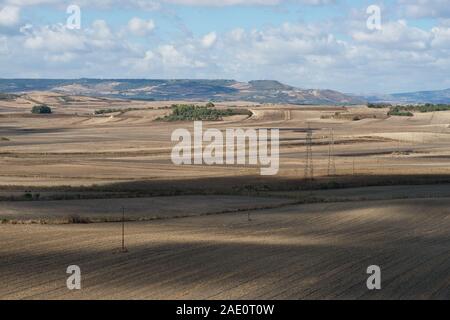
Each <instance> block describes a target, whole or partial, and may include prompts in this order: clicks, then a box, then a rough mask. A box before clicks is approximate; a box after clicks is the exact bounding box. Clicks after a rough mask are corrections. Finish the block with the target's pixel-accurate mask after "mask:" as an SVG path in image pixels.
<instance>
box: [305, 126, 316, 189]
mask: <svg viewBox="0 0 450 320" xmlns="http://www.w3.org/2000/svg"><path fill="white" fill-rule="evenodd" d="M312 143H313V142H312V130H311V128H310V127H309V124H308V129H307V130H306V159H305V160H306V161H305V179H306V180H312V179H314V163H313V154H312Z"/></svg>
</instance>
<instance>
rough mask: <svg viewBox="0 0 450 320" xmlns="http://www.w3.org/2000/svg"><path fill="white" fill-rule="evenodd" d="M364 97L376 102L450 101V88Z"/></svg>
mask: <svg viewBox="0 0 450 320" xmlns="http://www.w3.org/2000/svg"><path fill="white" fill-rule="evenodd" d="M362 98H363V99H366V100H367V101H369V102H374V103H376V102H390V103H450V89H445V90H436V91H417V92H407V93H393V94H386V95H372V96H364V97H362Z"/></svg>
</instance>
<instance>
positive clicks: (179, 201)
mask: <svg viewBox="0 0 450 320" xmlns="http://www.w3.org/2000/svg"><path fill="white" fill-rule="evenodd" d="M37 103H46V104H48V105H50V106H51V107H52V110H53V111H54V113H53V114H51V115H32V114H31V113H30V109H31V107H32V106H33V105H35V104H37ZM172 103H178V102H177V101H165V102H149V101H128V100H118V99H116V100H113V99H106V98H101V99H100V98H90V97H81V96H70V97H67V96H63V95H61V94H56V93H49V92H33V93H29V94H27V95H26V96H22V97H20V98H18V99H16V100H15V101H0V222H1V223H0V241H1V243H2V245H1V246H0V284H1V286H0V299H231V298H232V299H257V298H262V299H282V298H288V299H343V298H351V299H406V298H413V299H448V298H449V297H450V276H449V275H450V272H449V271H450V264H449V261H450V259H449V258H450V257H449V255H450V249H449V248H450V246H449V245H450V237H449V232H448V230H449V227H450V211H449V209H448V208H449V205H450V151H449V150H450V128H449V126H450V112H435V113H416V114H414V116H413V117H388V116H387V110H385V109H369V108H367V107H365V106H348V107H345V106H338V107H337V106H294V105H273V104H266V105H257V104H254V103H248V102H245V101H238V102H227V103H218V104H217V108H234V107H237V108H246V109H248V110H250V111H251V112H252V115H251V116H233V117H226V118H224V119H223V121H205V122H203V127H204V129H208V128H216V129H219V130H221V131H224V130H226V129H227V128H243V129H246V128H267V129H271V128H273V129H279V130H280V170H279V173H278V174H277V175H276V176H261V175H260V168H259V166H255V165H253V166H250V165H234V166H226V165H214V166H207V165H187V166H176V165H174V164H173V163H172V161H171V157H170V155H171V150H172V148H173V146H174V145H175V143H174V142H171V134H172V133H173V131H174V130H176V129H180V128H186V129H188V130H190V131H191V132H192V130H193V123H192V122H188V121H186V122H161V121H155V119H156V118H157V117H160V116H164V115H166V114H168V113H169V112H170V109H168V108H166V106H169V105H171V104H172ZM189 103H193V102H189ZM198 103H199V104H204V102H198ZM130 108H131V109H132V110H130ZM101 109H120V110H122V111H120V112H114V113H111V114H102V115H95V114H94V113H95V111H96V110H101ZM135 109H137V110H135ZM308 128H310V130H312V133H313V138H312V142H311V147H312V156H313V163H314V179H313V180H306V179H305V171H304V169H305V163H306V161H305V160H306V149H307V148H306V141H307V139H306V132H307V131H308ZM332 140H333V141H334V144H333V145H332V144H331V141H332ZM332 162H334V163H335V166H336V172H335V174H330V173H329V170H328V169H329V167H330V164H332ZM122 207H124V208H125V211H126V245H127V248H128V250H129V251H128V252H127V253H121V252H119V250H118V249H119V248H120V244H121V224H120V223H113V222H117V221H119V220H121V208H122ZM100 222H103V223H100ZM104 222H110V223H104ZM73 264H75V265H79V266H80V267H81V269H82V279H83V280H82V290H80V291H75V292H74V291H69V290H67V288H66V285H65V281H66V278H67V274H66V268H67V266H69V265H73ZM373 264H374V265H379V266H381V269H382V290H379V291H369V290H367V288H366V279H367V277H368V275H367V274H366V268H367V267H368V266H369V265H373Z"/></svg>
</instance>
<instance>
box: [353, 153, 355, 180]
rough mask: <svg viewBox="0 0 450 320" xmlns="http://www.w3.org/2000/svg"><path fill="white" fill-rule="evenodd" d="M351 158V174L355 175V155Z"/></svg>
mask: <svg viewBox="0 0 450 320" xmlns="http://www.w3.org/2000/svg"><path fill="white" fill-rule="evenodd" d="M352 160H353V175H355V157H354V156H353V158H352Z"/></svg>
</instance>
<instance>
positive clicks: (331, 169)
mask: <svg viewBox="0 0 450 320" xmlns="http://www.w3.org/2000/svg"><path fill="white" fill-rule="evenodd" d="M328 175H329V176H335V175H336V161H335V157H334V130H333V129H330V135H329V143H328Z"/></svg>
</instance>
